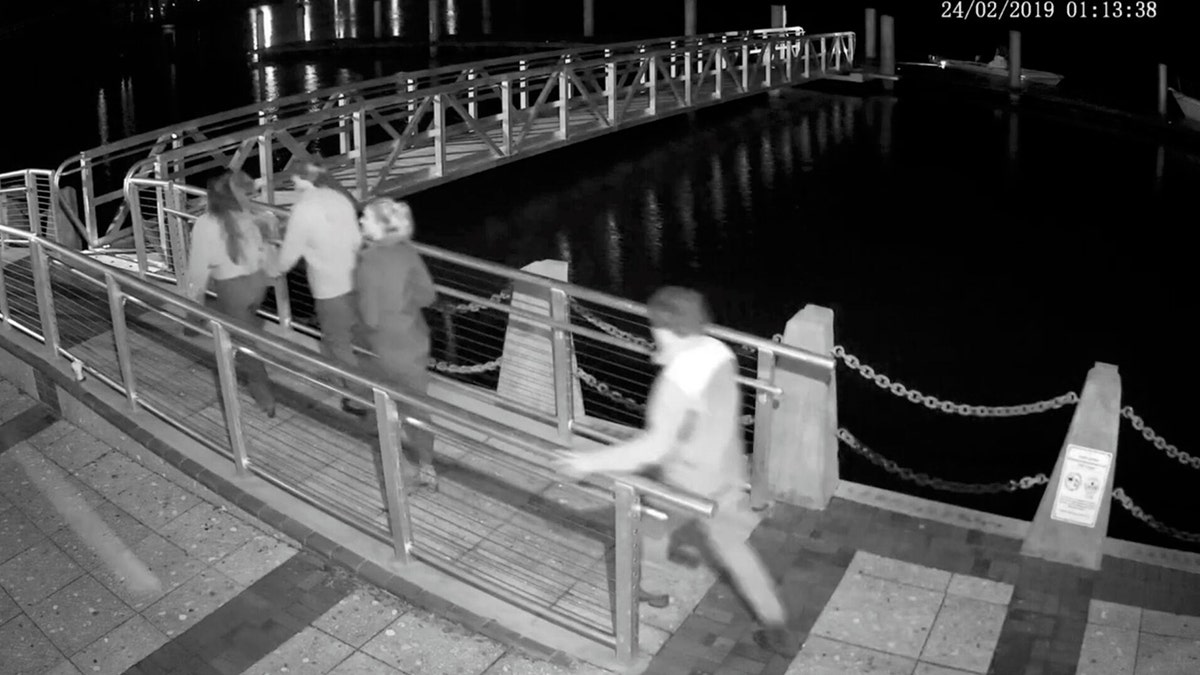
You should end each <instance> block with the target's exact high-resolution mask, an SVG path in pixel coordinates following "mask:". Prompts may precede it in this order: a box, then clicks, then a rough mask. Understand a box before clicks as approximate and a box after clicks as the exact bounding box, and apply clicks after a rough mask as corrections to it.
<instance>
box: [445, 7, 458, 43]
mask: <svg viewBox="0 0 1200 675" xmlns="http://www.w3.org/2000/svg"><path fill="white" fill-rule="evenodd" d="M444 16H445V24H446V28H445V31H446V33H447V34H449V35H458V0H446V13H445V15H444Z"/></svg>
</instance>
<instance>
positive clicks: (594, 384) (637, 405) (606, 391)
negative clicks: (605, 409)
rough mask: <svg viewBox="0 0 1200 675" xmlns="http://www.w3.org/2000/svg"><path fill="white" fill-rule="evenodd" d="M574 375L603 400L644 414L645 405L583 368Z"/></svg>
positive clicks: (749, 419) (746, 422)
mask: <svg viewBox="0 0 1200 675" xmlns="http://www.w3.org/2000/svg"><path fill="white" fill-rule="evenodd" d="M575 375H576V376H578V377H579V381H580V382H582V383H583V384H584V385H585V386H587V387H588V388H589V389H591V390H593V391H595V392H596V393H598V394H600V395H601V396H604V397H605V398H608V399H609V400H611V401H614V402H616V403H619V404H620V405H623V406H625V407H626V408H628V409H629V410H632V411H633V412H644V411H645V410H646V404H645V403H642V402H640V401H637V400H634V399H632V398H630V397H628V396H626V395H625V394H622V393H621V392H619V391H617V390H616V389H613V388H612V387H610V386H608V384H607V383H604V382H601V381H600V380H599V379H597V378H596V376H595V375H593V374H591V373H589V372H587V371H586V370H584V369H583V368H580V367H579V366H576V367H575ZM741 422H742V426H750V425H751V424H754V415H742V417H741Z"/></svg>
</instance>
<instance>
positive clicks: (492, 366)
mask: <svg viewBox="0 0 1200 675" xmlns="http://www.w3.org/2000/svg"><path fill="white" fill-rule="evenodd" d="M503 360H504V359H503V358H499V359H496V360H495V361H488V362H486V363H473V364H470V365H465V366H463V365H458V364H457V363H449V362H447V361H438V360H437V359H430V360H429V363H430V365H432V366H433V369H434V370H436V371H438V372H442V373H451V374H454V375H479V374H480V373H487V372H490V371H493V370H496V369H497V368H499V367H500V362H501V361H503Z"/></svg>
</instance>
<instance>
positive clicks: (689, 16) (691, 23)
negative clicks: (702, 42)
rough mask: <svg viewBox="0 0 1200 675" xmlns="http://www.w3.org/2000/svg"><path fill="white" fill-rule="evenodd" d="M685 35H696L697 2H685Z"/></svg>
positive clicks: (689, 0) (684, 0)
mask: <svg viewBox="0 0 1200 675" xmlns="http://www.w3.org/2000/svg"><path fill="white" fill-rule="evenodd" d="M683 34H684V35H695V34H696V0H683Z"/></svg>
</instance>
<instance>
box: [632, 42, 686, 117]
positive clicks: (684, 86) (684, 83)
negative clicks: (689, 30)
mask: <svg viewBox="0 0 1200 675" xmlns="http://www.w3.org/2000/svg"><path fill="white" fill-rule="evenodd" d="M697 51H699V50H697ZM694 67H695V63H694V62H693V60H692V50H691V48H690V47H689V48H687V51H686V52H685V56H684V59H683V102H684V105H686V106H688V107H689V108H690V107H692V105H694V104H695V99H694V96H695V94H694V93H693V91H692V87H693V86H694V83H693V81H692V71H693V69H694ZM613 98H614V102H615V98H616V86H615V75H614V87H613Z"/></svg>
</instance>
